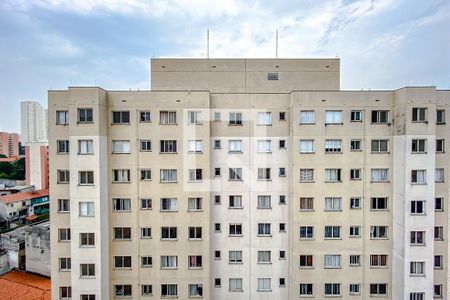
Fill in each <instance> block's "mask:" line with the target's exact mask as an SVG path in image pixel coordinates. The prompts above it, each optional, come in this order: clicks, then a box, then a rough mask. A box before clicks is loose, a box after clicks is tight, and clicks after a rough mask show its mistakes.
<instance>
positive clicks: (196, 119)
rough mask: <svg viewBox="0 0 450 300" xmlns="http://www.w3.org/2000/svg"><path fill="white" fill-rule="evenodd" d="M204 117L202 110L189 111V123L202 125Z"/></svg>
mask: <svg viewBox="0 0 450 300" xmlns="http://www.w3.org/2000/svg"><path fill="white" fill-rule="evenodd" d="M202 123H203V117H202V112H201V111H188V124H194V125H201V124H202Z"/></svg>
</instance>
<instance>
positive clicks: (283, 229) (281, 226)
mask: <svg viewBox="0 0 450 300" xmlns="http://www.w3.org/2000/svg"><path fill="white" fill-rule="evenodd" d="M280 232H286V223H280Z"/></svg>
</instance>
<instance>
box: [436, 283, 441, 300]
mask: <svg viewBox="0 0 450 300" xmlns="http://www.w3.org/2000/svg"><path fill="white" fill-rule="evenodd" d="M434 297H435V298H442V284H435V285H434Z"/></svg>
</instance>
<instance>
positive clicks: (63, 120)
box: [56, 110, 69, 125]
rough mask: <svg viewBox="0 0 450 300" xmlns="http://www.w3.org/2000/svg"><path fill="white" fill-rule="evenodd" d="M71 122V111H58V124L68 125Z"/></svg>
mask: <svg viewBox="0 0 450 300" xmlns="http://www.w3.org/2000/svg"><path fill="white" fill-rule="evenodd" d="M68 124H69V111H68V110H57V111H56V125H68Z"/></svg>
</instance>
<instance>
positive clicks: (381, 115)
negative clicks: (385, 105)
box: [372, 110, 389, 124]
mask: <svg viewBox="0 0 450 300" xmlns="http://www.w3.org/2000/svg"><path fill="white" fill-rule="evenodd" d="M388 122H389V111H388V110H372V123H374V124H387V123H388Z"/></svg>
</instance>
